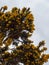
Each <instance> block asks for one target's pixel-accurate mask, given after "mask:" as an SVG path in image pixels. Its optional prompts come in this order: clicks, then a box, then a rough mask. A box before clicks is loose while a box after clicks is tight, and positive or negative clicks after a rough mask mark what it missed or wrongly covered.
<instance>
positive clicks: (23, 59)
mask: <svg viewBox="0 0 49 65" xmlns="http://www.w3.org/2000/svg"><path fill="white" fill-rule="evenodd" d="M5 10H7V6H3V7H1V8H0V65H19V63H23V64H24V65H43V64H44V63H45V62H47V61H48V59H49V54H44V53H43V52H44V51H46V50H47V48H46V47H44V44H45V41H41V42H39V44H38V45H37V46H35V45H34V44H33V41H31V40H29V37H31V36H32V33H33V31H34V30H35V25H34V23H33V21H34V17H33V15H32V13H31V11H30V8H25V7H24V8H22V10H20V9H19V8H17V7H14V8H12V10H11V11H5ZM20 43H21V45H19V44H20ZM10 45H12V46H15V47H14V48H12V49H10V48H9V46H10ZM42 46H43V47H42ZM41 47H42V48H41ZM40 48H41V49H40ZM8 50H11V52H9V51H8Z"/></svg>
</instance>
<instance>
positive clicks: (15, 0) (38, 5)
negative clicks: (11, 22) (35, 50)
mask: <svg viewBox="0 0 49 65" xmlns="http://www.w3.org/2000/svg"><path fill="white" fill-rule="evenodd" d="M4 5H7V6H8V10H10V9H11V8H12V7H18V8H23V7H30V10H31V11H32V13H33V15H34V18H35V20H34V23H35V28H36V30H35V31H34V33H33V35H32V37H31V40H33V41H34V44H35V45H37V44H38V43H39V41H41V40H45V41H46V46H47V48H48V50H47V52H46V53H49V0H0V7H1V6H4ZM44 65H49V62H47V63H46V64H44Z"/></svg>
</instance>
